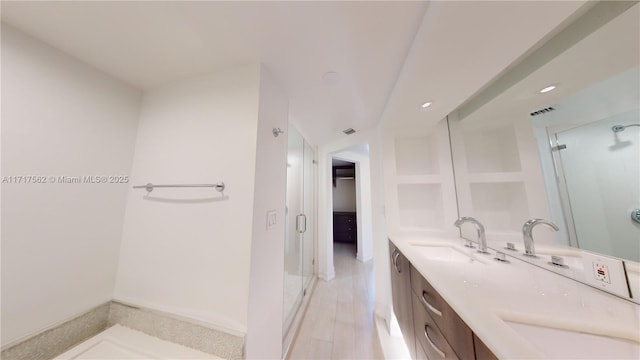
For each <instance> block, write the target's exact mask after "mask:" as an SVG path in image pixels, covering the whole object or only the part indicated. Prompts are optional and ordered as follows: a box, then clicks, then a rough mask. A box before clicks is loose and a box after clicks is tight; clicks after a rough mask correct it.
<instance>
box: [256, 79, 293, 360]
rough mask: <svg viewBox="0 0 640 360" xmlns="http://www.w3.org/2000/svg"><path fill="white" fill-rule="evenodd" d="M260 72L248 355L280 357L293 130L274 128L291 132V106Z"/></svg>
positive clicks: (276, 85)
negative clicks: (270, 214)
mask: <svg viewBox="0 0 640 360" xmlns="http://www.w3.org/2000/svg"><path fill="white" fill-rule="evenodd" d="M260 75H261V76H260V102H259V109H258V111H259V112H258V136H257V138H258V142H257V149H256V153H257V155H256V163H255V177H256V179H257V181H256V183H255V187H254V188H255V197H254V202H253V239H252V242H251V270H250V282H249V284H250V287H249V305H248V325H247V328H248V332H247V339H246V341H247V343H246V346H245V355H246V358H247V359H256V358H263V359H278V358H281V357H282V322H283V314H282V313H283V305H282V303H283V287H284V285H283V281H284V240H285V198H286V169H287V133H284V134H280V136H278V137H277V138H276V137H274V136H273V135H272V133H271V131H272V129H273V128H274V127H279V128H280V129H282V130H284V131H286V128H287V118H288V112H289V109H288V100H287V97H286V96H285V94H284V93H283V92H282V90H281V89H280V87H279V86H278V84H276V82H275V81H274V79H273V77H272V76H271V74H270V73H269V72H268V71H267V70H266V69H265V68H262V69H261V73H260ZM269 210H275V211H276V216H277V225H276V226H275V227H272V228H271V229H267V227H266V218H267V211H269Z"/></svg>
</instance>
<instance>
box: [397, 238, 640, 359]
mask: <svg viewBox="0 0 640 360" xmlns="http://www.w3.org/2000/svg"><path fill="white" fill-rule="evenodd" d="M391 241H392V242H393V243H394V244H395V245H396V246H397V247H398V248H399V249H400V251H401V252H402V253H403V254H404V255H405V256H406V257H407V259H409V261H410V262H411V263H412V264H413V266H414V267H415V268H416V270H418V271H419V272H420V274H422V276H424V277H425V278H426V279H427V280H428V281H429V283H431V285H432V286H433V287H434V288H435V289H436V290H437V291H438V292H439V293H440V295H441V296H442V297H443V298H444V300H445V301H447V302H448V303H449V305H450V306H451V307H452V308H453V309H454V310H455V311H456V312H457V313H458V315H459V316H460V317H461V318H462V319H463V320H464V321H465V322H466V323H467V325H469V327H470V328H471V329H472V330H473V332H474V333H475V334H476V335H477V336H478V338H480V340H482V341H483V342H484V343H485V344H486V345H487V346H488V347H489V348H490V349H491V350H492V351H493V352H494V354H495V355H496V356H498V357H499V358H501V359H531V358H549V357H558V358H563V357H564V358H566V354H567V353H566V352H564V354H563V353H562V352H557V353H549V351H551V352H553V350H549V349H540V347H539V346H538V347H536V345H534V344H533V343H532V342H530V341H529V340H527V339H525V338H524V337H522V336H521V335H520V334H518V333H517V332H516V331H515V330H513V329H512V327H510V326H509V325H507V324H506V323H505V322H504V321H503V319H508V320H511V321H515V322H524V323H530V324H538V325H541V326H547V327H552V328H557V329H566V330H570V331H580V332H587V333H593V334H597V335H604V336H615V337H620V338H626V339H630V340H633V341H636V342H640V305H637V304H634V303H632V302H630V301H626V300H623V299H620V298H618V297H615V296H613V295H610V294H607V293H605V292H602V291H600V290H597V289H594V288H592V287H590V286H587V285H584V284H581V283H579V282H576V281H574V280H571V279H568V278H565V277H563V276H560V275H558V274H555V273H552V272H550V271H548V270H544V269H541V268H538V267H536V266H533V265H530V264H527V263H525V262H523V261H521V260H518V259H515V258H509V260H511V262H510V263H508V264H506V263H500V262H498V261H495V260H493V257H494V255H493V254H494V251H492V250H490V252H491V255H483V254H477V253H476V252H475V250H473V249H468V248H466V247H464V246H462V244H463V240H462V239H439V238H428V237H416V236H413V237H412V236H393V237H391ZM412 243H422V244H429V245H444V246H453V247H455V248H456V249H457V250H460V251H462V252H471V253H473V254H474V255H473V256H474V257H476V258H479V259H481V260H482V262H483V264H479V263H478V262H474V263H462V262H447V261H435V260H428V259H425V258H424V257H422V256H421V255H420V254H419V252H418V251H416V249H415V247H414V246H412V245H411V244H412ZM560 346H563V344H560ZM567 346H580V345H579V344H575V343H574V344H567ZM564 350H567V349H564ZM568 350H569V351H570V350H571V349H568Z"/></svg>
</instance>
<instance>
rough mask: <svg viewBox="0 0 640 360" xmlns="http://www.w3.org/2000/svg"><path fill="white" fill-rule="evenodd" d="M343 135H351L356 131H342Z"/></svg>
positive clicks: (350, 129)
mask: <svg viewBox="0 0 640 360" xmlns="http://www.w3.org/2000/svg"><path fill="white" fill-rule="evenodd" d="M342 132H343V133H345V134H347V135H351V134H353V133H354V132H356V131H355V130H353V129H352V128H348V129H346V130H342Z"/></svg>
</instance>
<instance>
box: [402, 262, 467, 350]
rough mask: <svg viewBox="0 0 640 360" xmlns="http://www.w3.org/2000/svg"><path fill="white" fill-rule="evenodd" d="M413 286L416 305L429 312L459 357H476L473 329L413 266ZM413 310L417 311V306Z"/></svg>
mask: <svg viewBox="0 0 640 360" xmlns="http://www.w3.org/2000/svg"><path fill="white" fill-rule="evenodd" d="M411 288H412V290H413V292H414V296H415V297H416V301H417V305H415V306H418V307H419V308H420V309H423V310H424V311H426V312H428V314H429V316H431V318H432V319H433V321H434V322H435V324H436V326H437V327H438V329H439V330H440V331H441V332H442V334H443V335H444V337H445V338H446V339H447V342H448V343H449V344H450V345H451V347H452V348H453V350H454V351H455V353H456V354H457V355H458V357H460V358H461V359H473V358H475V351H474V348H473V332H472V331H471V329H470V328H469V327H468V326H467V324H465V322H464V321H462V319H461V318H460V317H459V316H458V314H456V313H455V311H453V309H452V308H451V307H450V306H449V304H447V302H446V301H444V299H443V298H442V297H440V294H438V293H437V292H436V291H435V289H434V288H433V287H432V286H431V284H429V282H428V281H427V280H425V278H423V277H422V275H420V273H419V272H418V271H417V270H416V269H415V268H414V267H413V266H412V267H411ZM414 303H415V302H414ZM413 311H414V312H415V311H416V308H415V307H414V310H413ZM420 331H421V330H420ZM417 333H418V329H417V328H416V334H417ZM425 350H426V348H425Z"/></svg>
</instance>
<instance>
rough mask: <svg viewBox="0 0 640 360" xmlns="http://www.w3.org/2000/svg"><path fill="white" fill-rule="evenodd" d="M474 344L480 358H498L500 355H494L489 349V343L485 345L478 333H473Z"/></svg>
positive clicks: (482, 359)
mask: <svg viewBox="0 0 640 360" xmlns="http://www.w3.org/2000/svg"><path fill="white" fill-rule="evenodd" d="M473 344H474V347H475V348H476V359H478V360H498V357H497V356H495V355H494V353H493V352H492V351H491V350H489V348H488V347H487V345H485V344H484V343H483V342H482V341H481V340H480V339H478V337H477V336H476V334H473Z"/></svg>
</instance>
